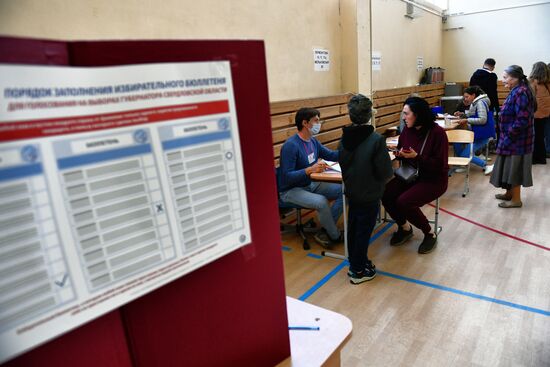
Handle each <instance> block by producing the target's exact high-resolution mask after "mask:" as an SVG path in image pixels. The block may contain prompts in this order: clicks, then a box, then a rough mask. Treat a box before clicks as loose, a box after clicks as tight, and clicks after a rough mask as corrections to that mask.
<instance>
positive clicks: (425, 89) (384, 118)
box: [373, 83, 445, 134]
mask: <svg viewBox="0 0 550 367" xmlns="http://www.w3.org/2000/svg"><path fill="white" fill-rule="evenodd" d="M444 89H445V83H437V84H427V85H419V86H414V87H404V88H393V89H384V90H379V91H374V93H373V104H374V108H376V110H377V113H376V115H375V125H376V131H377V132H379V133H380V134H383V133H384V132H385V131H386V130H387V129H388V128H390V127H394V126H399V118H400V116H401V110H402V109H403V102H405V100H406V99H407V97H408V96H409V94H411V93H418V94H419V95H420V96H421V97H422V98H425V99H426V100H427V101H428V103H429V104H430V106H432V107H433V106H437V105H439V99H440V98H441V97H443V95H444V94H445V90H444Z"/></svg>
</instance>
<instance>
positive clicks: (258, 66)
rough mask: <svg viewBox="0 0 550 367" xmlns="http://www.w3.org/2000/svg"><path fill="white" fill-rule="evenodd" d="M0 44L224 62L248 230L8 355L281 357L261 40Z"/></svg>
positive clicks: (179, 361)
mask: <svg viewBox="0 0 550 367" xmlns="http://www.w3.org/2000/svg"><path fill="white" fill-rule="evenodd" d="M0 50H1V51H2V52H0V62H1V63H9V64H35V65H70V66H74V67H90V68H92V69H93V68H94V67H101V66H116V65H147V64H159V63H167V64H168V63H171V64H173V63H189V62H212V61H214V62H224V61H226V62H228V63H229V64H228V65H229V68H230V69H229V70H230V75H231V78H232V87H233V94H234V103H235V111H236V120H237V121H238V140H237V141H239V140H240V154H241V155H242V170H243V173H244V177H242V176H241V178H240V180H241V182H244V188H243V190H246V203H247V204H246V207H245V208H244V211H243V213H245V214H246V213H247V214H246V215H247V218H246V219H248V220H249V227H250V235H249V236H250V237H251V240H250V238H242V242H243V243H244V245H243V246H242V247H240V248H238V249H236V250H234V251H232V252H229V253H227V254H225V252H224V253H223V254H222V255H224V256H222V257H219V258H218V259H216V260H213V262H211V263H209V264H207V265H204V266H202V267H200V268H198V269H197V270H194V271H193V272H191V273H189V274H186V275H185V276H183V277H181V278H178V279H176V280H173V281H171V282H170V283H168V284H165V285H163V286H162V287H160V288H158V289H156V290H154V291H152V292H151V293H148V294H145V295H143V296H141V297H139V298H137V299H134V300H132V301H131V302H130V303H126V304H125V305H123V306H122V307H119V308H116V309H114V310H113V311H111V312H110V313H107V314H102V315H101V316H100V317H99V318H96V319H95V320H93V321H91V322H89V323H87V324H83V325H81V326H79V327H78V328H77V329H73V330H72V331H71V330H70V329H68V330H67V331H68V333H66V334H64V335H62V336H59V337H57V338H56V339H53V340H51V341H49V342H47V343H45V344H43V345H42V346H40V347H38V348H35V349H32V350H30V351H28V352H27V353H25V354H22V355H20V356H18V357H16V358H15V359H12V360H11V361H9V362H8V365H38V364H40V363H41V361H44V359H49V360H51V361H64V362H65V363H62V362H60V364H67V363H66V362H67V358H69V357H73V358H74V359H73V360H72V362H73V364H79V365H107V366H108V365H112V366H121V365H129V364H130V361H131V364H133V365H143V366H148V365H188V366H194V365H274V364H276V363H278V362H279V361H281V360H283V359H284V358H286V357H287V356H288V355H289V354H290V348H289V339H288V330H287V317H286V305H285V291H284V281H283V267H282V255H281V251H280V234H279V227H278V211H277V206H276V197H277V195H276V187H275V180H274V177H273V166H272V162H273V160H272V159H273V156H272V144H271V129H270V123H269V122H270V117H269V104H268V93H267V77H266V66H265V56H264V55H265V50H264V46H263V42H261V41H99V42H56V41H45V40H30V39H17V38H0ZM159 65H161V64H159ZM183 66H185V64H183ZM231 122H232V123H234V122H233V121H231ZM225 125H227V122H225V123H224V121H223V119H222V120H219V121H218V122H217V126H218V128H225V127H224V126H225ZM235 131H236V129H235ZM180 140H181V139H180ZM227 158H228V159H229V158H231V157H229V156H227ZM166 204H169V203H166ZM170 204H171V203H170ZM241 237H242V236H241ZM176 238H177V236H176ZM178 245H180V244H174V246H178ZM181 246H183V244H181ZM209 261H211V260H209ZM205 263H206V262H205ZM199 265H200V264H199ZM64 279H65V278H63V280H62V281H61V282H60V284H63V283H64ZM146 280H147V279H146ZM89 286H90V287H93V286H95V285H94V284H93V282H92V283H91V284H90V285H89ZM157 286H158V285H157ZM148 287H149V288H150V289H155V288H156V287H155V286H154V284H152V285H150V286H148ZM145 293H146V292H145ZM141 294H144V293H139V295H141ZM90 344H93V347H92V346H90ZM67 348H71V353H67V352H66V349H67ZM77 351H78V353H77ZM73 352H74V353H73ZM106 356H109V358H106Z"/></svg>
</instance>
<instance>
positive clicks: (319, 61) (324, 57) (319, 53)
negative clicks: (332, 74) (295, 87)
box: [313, 48, 330, 71]
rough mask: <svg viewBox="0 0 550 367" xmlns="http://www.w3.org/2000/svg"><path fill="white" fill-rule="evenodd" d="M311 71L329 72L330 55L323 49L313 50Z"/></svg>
mask: <svg viewBox="0 0 550 367" xmlns="http://www.w3.org/2000/svg"><path fill="white" fill-rule="evenodd" d="M313 70H315V71H329V70H330V53H329V51H328V50H326V49H324V48H314V49H313Z"/></svg>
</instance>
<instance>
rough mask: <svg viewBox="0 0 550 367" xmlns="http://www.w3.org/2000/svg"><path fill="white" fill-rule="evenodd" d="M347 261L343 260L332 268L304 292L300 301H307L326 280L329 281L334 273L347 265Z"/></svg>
mask: <svg viewBox="0 0 550 367" xmlns="http://www.w3.org/2000/svg"><path fill="white" fill-rule="evenodd" d="M346 263H347V261H342V262H341V263H340V264H339V265H338V266H337V267H335V268H334V269H332V271H331V272H330V273H328V274H327V275H325V276H324V277H323V279H321V280H320V281H318V282H317V284H315V285H314V286H313V287H311V288H310V289H309V290H308V291H307V292H306V293H304V294H303V295H302V296H301V297H300V298H298V299H299V300H300V301H305V300H306V299H308V298H309V296H311V295H312V294H313V293H315V292H316V291H317V289H319V288H321V287H322V286H323V285H324V284H325V283H326V282H328V281H329V279H330V278H332V277H333V276H334V275H336V274H337V273H338V272H339V271H340V270H342V268H343V267H344V266H346Z"/></svg>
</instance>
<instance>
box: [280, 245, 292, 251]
mask: <svg viewBox="0 0 550 367" xmlns="http://www.w3.org/2000/svg"><path fill="white" fill-rule="evenodd" d="M281 248H282V249H283V251H290V250H292V249H291V248H290V247H288V246H281Z"/></svg>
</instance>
